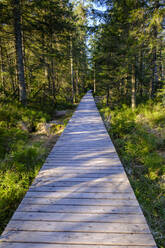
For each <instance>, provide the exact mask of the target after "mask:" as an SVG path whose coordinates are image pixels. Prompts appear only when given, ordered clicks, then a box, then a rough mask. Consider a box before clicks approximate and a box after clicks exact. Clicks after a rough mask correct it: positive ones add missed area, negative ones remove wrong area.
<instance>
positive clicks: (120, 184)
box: [33, 179, 130, 190]
mask: <svg viewBox="0 0 165 248" xmlns="http://www.w3.org/2000/svg"><path fill="white" fill-rule="evenodd" d="M74 185H79V187H80V186H81V187H84V186H85V187H90V186H93V187H105V188H106V187H108V188H109V190H111V189H113V188H114V187H115V188H116V190H117V189H121V190H129V187H130V185H129V184H128V182H125V181H122V180H115V179H112V180H111V181H110V180H109V181H101V182H100V181H94V180H91V181H90V180H86V181H83V180H80V179H77V180H74V181H70V180H67V181H65V180H63V181H57V182H54V181H53V180H50V181H49V180H39V179H38V180H35V181H34V183H33V186H49V187H54V186H55V187H56V186H58V187H59V186H60V187H61V186H64V187H72V186H74Z"/></svg>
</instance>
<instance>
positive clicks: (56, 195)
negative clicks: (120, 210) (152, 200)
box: [25, 188, 137, 202]
mask: <svg viewBox="0 0 165 248" xmlns="http://www.w3.org/2000/svg"><path fill="white" fill-rule="evenodd" d="M46 189H47V188H46ZM25 197H28V198H64V197H65V198H74V199H76V198H78V199H102V201H103V200H105V199H111V200H114V199H120V200H131V199H136V198H135V195H134V194H133V193H102V192H101V193H98V192H97V193H85V192H75V191H72V192H71V191H68V192H46V191H45V192H42V191H39V190H38V191H37V192H31V191H29V192H27V194H26V196H25ZM136 202H137V201H136Z"/></svg>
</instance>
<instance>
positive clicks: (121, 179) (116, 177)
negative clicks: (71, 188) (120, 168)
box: [35, 173, 129, 184]
mask: <svg viewBox="0 0 165 248" xmlns="http://www.w3.org/2000/svg"><path fill="white" fill-rule="evenodd" d="M41 181H42V182H43V183H44V182H47V181H49V182H50V183H52V182H53V183H56V182H62V181H63V182H90V183H93V184H94V183H99V182H100V183H101V182H102V183H113V182H116V183H121V182H123V183H125V184H126V183H127V184H128V182H129V181H128V179H127V178H126V176H125V175H123V174H119V175H117V173H116V174H115V173H114V174H113V175H111V176H106V177H101V178H91V177H78V176H77V177H72V176H71V177H69V175H64V176H63V177H53V176H52V177H40V176H39V177H36V180H35V182H36V183H37V182H41Z"/></svg>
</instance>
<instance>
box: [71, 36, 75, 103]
mask: <svg viewBox="0 0 165 248" xmlns="http://www.w3.org/2000/svg"><path fill="white" fill-rule="evenodd" d="M70 76H71V85H72V103H75V87H74V70H73V43H72V36H70Z"/></svg>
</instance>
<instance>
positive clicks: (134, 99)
mask: <svg viewBox="0 0 165 248" xmlns="http://www.w3.org/2000/svg"><path fill="white" fill-rule="evenodd" d="M131 106H132V109H135V108H136V78H135V65H134V64H132V95H131Z"/></svg>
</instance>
